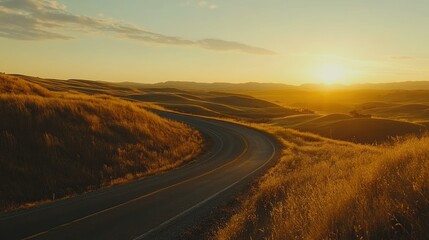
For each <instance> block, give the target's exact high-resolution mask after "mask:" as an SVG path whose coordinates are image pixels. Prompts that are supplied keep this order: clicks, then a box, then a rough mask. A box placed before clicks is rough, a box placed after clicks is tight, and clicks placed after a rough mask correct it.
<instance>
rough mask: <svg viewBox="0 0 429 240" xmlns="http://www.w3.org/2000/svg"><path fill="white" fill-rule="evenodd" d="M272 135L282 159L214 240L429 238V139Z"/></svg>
mask: <svg viewBox="0 0 429 240" xmlns="http://www.w3.org/2000/svg"><path fill="white" fill-rule="evenodd" d="M268 131H270V132H271V133H273V134H275V135H276V136H278V138H279V139H280V140H281V141H282V143H283V146H284V151H283V154H282V157H281V160H280V161H279V162H278V163H277V164H276V165H275V166H274V167H273V168H272V169H271V170H270V171H269V172H267V173H266V174H265V175H264V176H263V177H262V178H261V179H260V180H259V181H258V183H257V184H256V185H255V187H254V189H253V190H252V191H251V192H250V193H249V195H246V196H245V197H243V200H242V203H241V204H240V206H239V207H238V209H236V211H235V214H234V215H233V216H232V217H231V218H230V219H229V221H227V222H226V223H225V224H224V225H222V226H220V230H219V229H218V230H214V231H215V234H214V235H215V237H213V238H212V239H219V240H228V239H231V240H232V239H272V240H276V239H279V240H283V239H356V240H358V239H428V237H429V214H428V213H429V201H428V199H429V188H428V186H429V177H428V176H429V149H428V148H427V146H428V144H429V137H428V136H424V137H422V138H415V137H411V138H408V139H406V140H403V141H400V142H396V143H394V144H391V145H379V146H376V147H375V146H367V145H359V144H353V143H347V142H341V141H334V140H330V139H326V138H322V137H318V136H316V135H312V134H308V133H300V132H297V131H294V130H290V129H283V128H278V127H276V128H273V127H271V128H270V129H268ZM218 227H219V226H218Z"/></svg>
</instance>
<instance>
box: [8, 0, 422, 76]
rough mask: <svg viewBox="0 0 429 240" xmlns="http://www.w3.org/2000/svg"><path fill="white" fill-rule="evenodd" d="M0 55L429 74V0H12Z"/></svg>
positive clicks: (233, 69)
mask: <svg viewBox="0 0 429 240" xmlns="http://www.w3.org/2000/svg"><path fill="white" fill-rule="evenodd" d="M0 53H1V57H0V71H5V72H8V73H22V74H28V75H33V76H40V77H51V78H63V79H67V78H84V79H94V80H107V81H134V82H161V81H200V82H216V81H222V82H249V81H258V82H281V83H289V84H301V83H308V82H319V83H320V82H326V83H335V82H338V83H345V84H349V83H358V82H361V83H362V82H393V81H410V80H411V81H414V80H429V1H428V0H408V1H406V0H264V1H262V0H206V1H203V0H122V1H118V0H93V1H88V0H58V1H56V0H0Z"/></svg>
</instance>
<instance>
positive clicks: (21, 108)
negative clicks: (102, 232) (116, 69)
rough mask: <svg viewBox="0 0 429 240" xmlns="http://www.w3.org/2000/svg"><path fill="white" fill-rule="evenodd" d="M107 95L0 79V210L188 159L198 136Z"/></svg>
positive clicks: (162, 168) (199, 144) (198, 144)
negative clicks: (95, 94) (73, 91)
mask: <svg viewBox="0 0 429 240" xmlns="http://www.w3.org/2000/svg"><path fill="white" fill-rule="evenodd" d="M142 106H143V107H144V106H146V105H141V104H137V103H131V102H127V101H124V100H119V99H117V98H113V97H109V96H103V95H100V96H88V95H83V94H73V93H55V92H50V91H48V90H47V89H44V88H43V87H40V86H38V85H35V84H32V83H29V82H27V81H24V80H22V79H20V78H16V77H10V76H6V75H1V76H0V112H1V113H2V117H1V118H0V171H1V172H0V209H11V208H14V207H17V206H19V205H23V204H25V203H29V202H35V201H43V200H45V199H50V198H52V194H53V193H55V194H56V197H57V198H61V197H64V196H67V195H72V194H76V193H82V192H85V191H88V190H91V189H94V188H99V187H102V186H106V185H111V184H115V183H120V182H126V181H129V180H132V179H135V178H138V177H141V176H144V175H147V174H154V173H158V172H161V171H165V170H167V169H171V168H174V167H177V166H179V165H180V164H183V163H184V162H186V161H190V160H191V159H193V158H195V156H196V155H197V154H199V153H200V151H201V148H202V145H203V142H202V137H201V136H200V134H199V133H198V132H197V131H195V130H193V129H191V128H190V127H188V126H186V125H184V124H182V123H178V122H174V121H169V120H166V119H163V118H160V117H159V116H157V115H155V114H153V113H151V112H149V111H146V110H144V109H143V108H142Z"/></svg>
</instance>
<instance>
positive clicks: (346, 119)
mask: <svg viewBox="0 0 429 240" xmlns="http://www.w3.org/2000/svg"><path fill="white" fill-rule="evenodd" d="M270 123H271V124H272V125H276V126H282V127H286V128H293V129H297V130H300V131H304V132H311V133H316V134H319V135H321V136H324V137H329V138H333V139H338V140H345V141H352V142H357V143H381V142H385V141H387V140H390V139H394V138H396V137H402V136H406V135H421V134H423V133H424V132H426V131H427V130H428V128H427V126H425V125H424V124H417V123H412V122H406V121H398V120H391V119H383V118H353V117H351V116H349V115H346V114H328V115H316V114H306V115H296V116H289V117H285V118H278V119H274V120H272V121H271V122H270Z"/></svg>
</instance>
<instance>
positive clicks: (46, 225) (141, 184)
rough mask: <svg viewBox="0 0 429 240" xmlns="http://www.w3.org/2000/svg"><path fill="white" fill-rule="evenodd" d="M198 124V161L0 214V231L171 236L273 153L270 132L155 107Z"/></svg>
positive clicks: (42, 235)
mask: <svg viewBox="0 0 429 240" xmlns="http://www.w3.org/2000/svg"><path fill="white" fill-rule="evenodd" d="M159 114H160V115H162V116H163V117H167V118H170V119H174V120H176V121H181V122H185V123H186V124H188V125H190V126H192V127H194V128H196V129H198V130H199V131H200V132H201V133H202V134H203V135H204V137H205V138H207V139H209V140H210V142H211V150H210V151H208V152H207V153H206V154H204V155H203V156H201V157H200V158H199V160H198V161H196V162H194V163H192V164H188V165H185V166H183V167H181V168H178V169H175V170H172V171H169V172H167V173H164V174H160V175H156V176H153V177H149V178H146V179H143V180H140V181H136V182H133V183H130V184H126V185H121V186H115V187H111V188H107V189H102V190H98V191H95V192H91V193H88V194H84V195H82V196H78V197H75V198H71V199H66V200H62V201H58V202H53V203H50V204H45V205H41V206H38V207H35V208H31V209H26V210H21V211H17V212H12V213H6V214H0V237H1V238H2V239H3V238H4V239H178V238H179V237H180V234H181V233H182V232H183V230H184V229H186V228H187V227H189V226H192V225H193V224H196V223H198V222H199V221H200V220H201V219H204V216H206V215H207V214H208V213H209V212H210V211H211V210H212V209H213V208H214V207H216V206H218V205H220V204H221V203H223V202H225V201H228V200H229V199H231V198H232V197H233V196H234V194H236V193H237V191H239V190H241V189H243V187H245V186H246V184H247V183H249V182H250V181H251V179H252V176H254V175H255V174H258V173H260V172H261V171H263V170H264V169H265V168H266V167H267V166H268V164H269V163H271V162H272V160H273V159H275V157H276V154H277V153H278V145H277V143H276V141H275V140H274V138H273V137H271V136H270V135H268V134H266V133H262V132H260V131H257V130H255V129H251V128H248V127H245V126H241V125H237V124H233V123H229V122H224V121H218V120H213V119H207V118H200V117H194V116H188V115H181V114H176V113H167V112H161V113H159Z"/></svg>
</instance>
